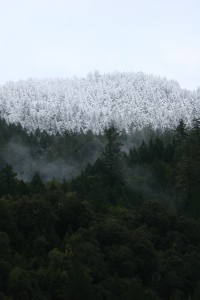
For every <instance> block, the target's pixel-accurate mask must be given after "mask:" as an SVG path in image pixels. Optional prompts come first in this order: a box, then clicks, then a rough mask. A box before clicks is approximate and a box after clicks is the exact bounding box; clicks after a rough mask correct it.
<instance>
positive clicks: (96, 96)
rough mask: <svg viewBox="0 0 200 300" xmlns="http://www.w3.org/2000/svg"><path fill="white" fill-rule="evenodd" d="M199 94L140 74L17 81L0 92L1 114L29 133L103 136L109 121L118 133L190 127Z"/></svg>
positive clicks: (195, 111) (199, 97)
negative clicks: (183, 124)
mask: <svg viewBox="0 0 200 300" xmlns="http://www.w3.org/2000/svg"><path fill="white" fill-rule="evenodd" d="M199 100H200V89H197V90H195V91H189V90H186V89H181V87H180V86H179V84H178V82H176V81H173V80H167V79H166V78H160V77H158V76H153V75H147V74H144V73H142V72H138V73H131V72H115V73H108V74H99V73H98V72H94V73H90V74H88V76H87V77H85V78H76V77H75V78H71V79H46V80H34V79H29V80H21V81H19V82H8V83H6V84H5V85H2V86H0V114H1V116H2V117H4V118H5V119H6V120H7V121H8V122H11V123H12V122H14V123H18V122H20V123H21V124H22V126H23V127H25V128H26V129H27V130H28V131H29V132H31V131H35V130H36V129H37V128H40V130H46V131H47V132H48V133H54V134H55V133H56V132H57V131H58V132H60V133H61V132H63V131H65V130H73V131H77V132H80V131H83V132H85V133H86V132H87V131H88V130H92V132H93V133H99V132H101V133H102V132H103V129H104V127H105V126H108V124H109V122H110V120H111V119H112V120H114V121H115V123H116V124H117V126H118V128H120V130H122V129H124V130H125V131H126V132H129V131H130V129H131V128H137V129H139V128H140V129H141V128H143V127H144V126H147V125H149V124H151V125H152V126H153V128H172V127H174V126H176V125H177V123H178V121H179V119H180V118H182V119H184V121H185V122H186V124H187V125H191V121H192V119H193V118H195V117H198V116H199V113H200V105H199V103H200V102H199Z"/></svg>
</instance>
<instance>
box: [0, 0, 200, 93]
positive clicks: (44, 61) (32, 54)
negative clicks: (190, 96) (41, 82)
mask: <svg viewBox="0 0 200 300" xmlns="http://www.w3.org/2000/svg"><path fill="white" fill-rule="evenodd" d="M199 16H200V1H199V0H167V1H166V0H0V40H1V43H0V84H2V83H5V82H6V81H9V80H14V81H16V80H19V79H27V78H30V77H32V78H46V77H61V78H66V77H72V76H74V75H76V76H85V75H87V74H88V73H89V72H90V71H94V70H99V71H100V73H105V72H113V71H133V72H137V71H143V72H145V73H152V74H155V75H161V76H162V77H167V78H168V79H175V80H178V81H179V83H180V85H181V86H182V87H184V88H188V89H196V88H197V87H198V86H200V17H199Z"/></svg>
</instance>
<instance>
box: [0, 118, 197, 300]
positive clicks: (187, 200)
mask: <svg viewBox="0 0 200 300" xmlns="http://www.w3.org/2000/svg"><path fill="white" fill-rule="evenodd" d="M199 250H200V120H199V119H194V120H193V122H192V125H191V126H190V127H187V126H186V124H185V122H184V121H183V120H180V121H179V123H178V125H177V127H176V128H174V129H169V130H167V129H166V130H162V131H161V130H155V129H154V130H153V129H152V128H151V127H146V128H143V129H142V130H134V131H133V132H129V133H126V132H124V131H119V130H118V129H117V127H116V126H115V125H114V124H110V126H109V127H107V128H105V129H104V132H103V133H102V134H94V133H92V132H91V131H88V132H86V133H83V132H72V131H65V132H63V133H62V134H61V133H57V134H54V135H50V134H48V133H47V132H46V131H40V130H39V129H37V130H36V131H35V132H33V133H27V131H26V130H25V129H23V128H22V126H21V125H20V124H18V125H15V124H7V123H6V121H5V120H4V119H0V299H1V300H13V299H15V300H29V299H30V300H31V299H33V300H45V299H47V300H64V299H65V300H83V299H84V300H87V299H88V300H90V299H95V300H96V299H97V300H131V299H133V300H135V299H137V300H159V299H163V300H199V299H200V251H199Z"/></svg>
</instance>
